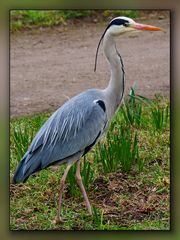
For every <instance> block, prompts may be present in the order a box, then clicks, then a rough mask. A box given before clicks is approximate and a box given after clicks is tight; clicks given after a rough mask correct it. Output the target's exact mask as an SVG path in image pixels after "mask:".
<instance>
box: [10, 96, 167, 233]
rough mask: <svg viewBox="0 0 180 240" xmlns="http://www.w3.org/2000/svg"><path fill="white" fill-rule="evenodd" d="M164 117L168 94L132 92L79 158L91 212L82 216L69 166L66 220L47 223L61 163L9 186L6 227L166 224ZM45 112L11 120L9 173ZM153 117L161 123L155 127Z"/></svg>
mask: <svg viewBox="0 0 180 240" xmlns="http://www.w3.org/2000/svg"><path fill="white" fill-rule="evenodd" d="M131 93H132V92H131ZM132 103H133V104H132ZM136 106H138V108H141V114H140V115H139V114H138V118H137V119H139V120H138V121H137V120H133V121H129V119H128V118H130V119H132V118H134V119H135V118H136V117H135V116H133V115H134V114H136V111H135V109H136ZM132 108H133V109H132ZM127 112H128V113H130V115H128V114H127ZM169 114H170V113H169V101H168V100H167V99H165V98H162V97H160V96H156V97H155V99H154V100H148V99H145V98H142V97H139V96H136V95H135V93H133V94H130V96H129V98H127V99H126V100H125V104H124V105H123V106H122V107H121V108H120V110H119V111H118V112H117V114H116V116H115V117H114V119H113V120H112V123H111V126H110V128H109V131H108V133H107V137H106V138H103V139H102V140H101V142H100V143H99V144H97V145H96V147H95V148H93V149H92V150H91V151H90V152H89V153H88V154H87V155H86V156H85V158H82V159H81V174H82V178H83V182H84V184H85V188H86V189H87V193H88V196H89V199H90V202H91V204H92V206H93V216H92V217H91V216H88V214H87V210H86V208H85V204H84V201H83V198H82V195H81V193H80V191H79V188H78V187H77V184H76V183H75V178H74V173H75V170H76V169H75V166H73V167H72V169H71V170H70V172H69V174H68V178H67V186H66V189H65V192H64V195H63V206H62V217H63V219H64V223H63V224H61V225H54V224H53V223H52V220H53V219H54V218H55V216H56V209H57V200H58V189H59V182H60V178H61V176H62V174H63V171H64V168H65V166H64V165H62V166H60V167H57V168H48V169H45V170H42V171H40V172H39V173H37V174H36V175H35V176H31V177H30V178H29V179H28V181H27V182H26V183H25V184H19V185H13V184H11V186H10V228H11V229H12V230H15V229H16V230H18V229H44V230H45V229H62V230H70V229H71V230H94V229H96V230H142V229H143V230H146V229H147V230H149V229H156V230H157V229H158V230H165V229H169V228H170V225H169V224H170V223H169V222H170V220H169V218H170V206H169V197H170V196H169V188H170V172H169V171H170V162H169V161H170V160H169V145H170V143H169V140H170V139H169V134H170V130H169ZM49 115H50V114H39V115H36V116H32V117H22V118H18V119H12V120H11V123H10V177H11V178H12V176H13V173H14V171H15V168H16V166H17V164H18V162H19V161H20V159H21V158H22V156H23V154H24V153H25V151H26V150H27V147H28V145H29V144H30V142H31V140H32V138H33V136H34V135H35V133H36V132H37V130H38V129H39V128H40V126H41V125H42V124H43V123H44V121H45V120H46V119H47V118H48V117H49ZM139 116H140V117H139ZM159 116H160V117H159ZM162 116H163V117H162ZM158 121H160V122H161V123H160V124H159V125H158V124H157V122H158Z"/></svg>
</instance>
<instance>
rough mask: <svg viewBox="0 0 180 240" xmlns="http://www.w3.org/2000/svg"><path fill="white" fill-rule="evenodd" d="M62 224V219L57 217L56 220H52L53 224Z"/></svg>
mask: <svg viewBox="0 0 180 240" xmlns="http://www.w3.org/2000/svg"><path fill="white" fill-rule="evenodd" d="M62 223H63V220H62V218H61V217H57V216H56V218H55V219H54V220H52V224H62Z"/></svg>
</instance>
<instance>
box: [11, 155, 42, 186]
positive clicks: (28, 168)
mask: <svg viewBox="0 0 180 240" xmlns="http://www.w3.org/2000/svg"><path fill="white" fill-rule="evenodd" d="M33 157H34V156H33V155H32V154H31V153H29V152H28V151H27V153H26V154H25V155H24V157H23V158H22V160H21V161H20V163H19V164H18V166H17V168H16V171H15V173H14V176H13V179H12V183H14V184H16V183H21V182H23V183H24V182H26V180H27V179H28V178H29V176H30V175H31V174H33V173H35V172H37V171H39V170H40V162H39V161H34V162H33V164H30V163H31V162H32V160H34V159H33Z"/></svg>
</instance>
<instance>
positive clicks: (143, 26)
mask: <svg viewBox="0 0 180 240" xmlns="http://www.w3.org/2000/svg"><path fill="white" fill-rule="evenodd" d="M131 27H132V28H134V29H137V30H146V31H163V29H161V28H159V27H155V26H151V25H146V24H141V23H134V24H131Z"/></svg>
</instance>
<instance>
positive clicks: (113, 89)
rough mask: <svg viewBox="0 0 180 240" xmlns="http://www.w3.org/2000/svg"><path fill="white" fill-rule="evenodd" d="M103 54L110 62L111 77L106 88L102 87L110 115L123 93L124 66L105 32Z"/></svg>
mask: <svg viewBox="0 0 180 240" xmlns="http://www.w3.org/2000/svg"><path fill="white" fill-rule="evenodd" d="M103 48H104V53H105V56H106V58H107V60H108V62H109V64H110V69H111V77H110V81H109V84H108V86H107V88H105V89H104V91H105V93H106V96H108V98H109V102H110V103H111V106H109V107H110V109H111V111H110V115H113V114H114V112H115V111H116V109H117V107H118V106H119V104H120V102H121V100H122V98H123V94H124V78H125V76H124V75H125V72H124V66H123V62H122V58H121V56H120V54H119V53H118V52H117V49H116V44H115V41H114V38H113V36H112V35H111V34H110V33H108V32H107V33H106V34H105V36H104V40H103Z"/></svg>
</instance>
